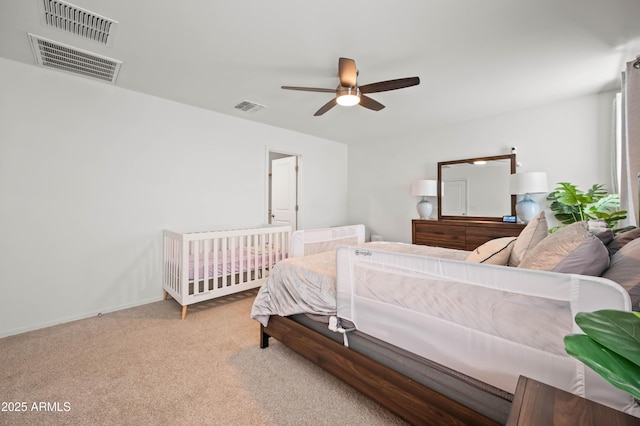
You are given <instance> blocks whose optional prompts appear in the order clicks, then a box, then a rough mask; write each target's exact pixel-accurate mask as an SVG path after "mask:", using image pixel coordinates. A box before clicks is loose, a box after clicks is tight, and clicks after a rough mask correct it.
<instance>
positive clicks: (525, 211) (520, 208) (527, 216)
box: [516, 194, 540, 223]
mask: <svg viewBox="0 0 640 426" xmlns="http://www.w3.org/2000/svg"><path fill="white" fill-rule="evenodd" d="M539 212H540V205H539V204H538V203H536V202H535V201H533V200H532V199H531V196H529V194H524V198H523V199H522V200H520V201H518V202H517V203H516V214H517V215H518V218H519V219H520V220H521V221H522V222H523V223H529V222H531V220H532V219H533V218H534V217H536V215H537V214H538V213H539Z"/></svg>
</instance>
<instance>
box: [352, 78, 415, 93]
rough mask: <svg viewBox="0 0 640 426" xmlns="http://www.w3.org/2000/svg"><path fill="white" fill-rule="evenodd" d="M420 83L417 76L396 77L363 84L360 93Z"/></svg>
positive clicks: (383, 90)
mask: <svg viewBox="0 0 640 426" xmlns="http://www.w3.org/2000/svg"><path fill="white" fill-rule="evenodd" d="M418 84H420V78H419V77H407V78H398V79H396V80H387V81H379V82H378V83H371V84H365V85H364V86H360V93H377V92H386V91H388V90H396V89H404V88H405V87H411V86H416V85H418Z"/></svg>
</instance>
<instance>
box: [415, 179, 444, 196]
mask: <svg viewBox="0 0 640 426" xmlns="http://www.w3.org/2000/svg"><path fill="white" fill-rule="evenodd" d="M411 195H417V196H419V197H435V196H436V195H438V181H436V180H427V179H425V180H417V181H415V182H413V184H412V185H411Z"/></svg>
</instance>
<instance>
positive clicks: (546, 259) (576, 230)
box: [518, 221, 609, 276]
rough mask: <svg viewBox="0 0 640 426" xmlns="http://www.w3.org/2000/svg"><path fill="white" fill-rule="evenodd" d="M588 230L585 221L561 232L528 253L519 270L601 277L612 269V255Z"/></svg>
mask: <svg viewBox="0 0 640 426" xmlns="http://www.w3.org/2000/svg"><path fill="white" fill-rule="evenodd" d="M588 227H589V225H588V224H587V222H584V221H583V222H575V223H572V224H571V225H567V226H565V227H564V228H560V229H559V230H557V231H556V232H554V233H553V234H551V235H549V236H548V237H547V238H545V239H544V240H543V241H541V242H540V243H539V244H538V245H536V246H535V247H534V248H533V249H532V250H530V251H528V252H527V254H526V255H525V257H524V259H523V260H522V262H520V265H518V267H520V268H526V269H538V270H542V271H552V272H564V273H567V274H582V275H592V276H599V275H600V274H602V272H603V271H604V270H605V269H607V267H608V266H609V251H608V250H607V247H605V245H604V244H603V243H602V241H601V240H600V239H599V238H598V237H596V236H595V235H593V234H592V233H591V232H589V229H588Z"/></svg>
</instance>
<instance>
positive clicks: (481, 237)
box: [412, 219, 524, 251]
mask: <svg viewBox="0 0 640 426" xmlns="http://www.w3.org/2000/svg"><path fill="white" fill-rule="evenodd" d="M523 228H524V225H523V224H518V223H502V222H497V221H496V222H490V221H463V220H460V221H457V220H423V219H414V220H413V221H412V242H413V244H422V245H427V246H436V247H447V248H453V249H458V250H468V251H471V250H473V249H475V248H476V247H478V246H481V245H482V244H484V243H486V242H487V241H489V240H493V239H495V238H500V237H517V236H518V235H520V231H522V229H523Z"/></svg>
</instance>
